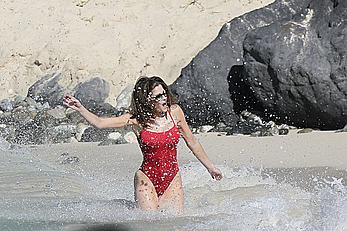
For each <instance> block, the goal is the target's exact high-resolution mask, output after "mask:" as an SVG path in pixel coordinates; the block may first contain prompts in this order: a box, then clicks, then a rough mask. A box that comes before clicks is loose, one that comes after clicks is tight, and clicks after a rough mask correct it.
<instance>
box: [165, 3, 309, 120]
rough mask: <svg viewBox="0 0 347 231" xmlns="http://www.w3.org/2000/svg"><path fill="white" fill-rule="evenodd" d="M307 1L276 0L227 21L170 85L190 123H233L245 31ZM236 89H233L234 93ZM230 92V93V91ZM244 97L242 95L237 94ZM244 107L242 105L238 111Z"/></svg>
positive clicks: (289, 13)
mask: <svg viewBox="0 0 347 231" xmlns="http://www.w3.org/2000/svg"><path fill="white" fill-rule="evenodd" d="M308 2H309V1H308V0H296V1H295V0H291V1H288V0H278V1H276V2H275V3H273V4H270V5H269V6H266V7H264V8H261V9H258V10H255V11H252V12H250V13H247V14H245V15H243V16H240V17H238V18H235V19H233V20H232V21H230V22H228V23H226V24H225V25H224V26H223V27H222V29H221V31H220V32H219V34H218V36H217V38H216V39H215V40H214V41H212V42H211V43H210V44H209V45H208V46H207V47H206V48H205V49H203V50H202V51H201V52H199V54H198V55H197V56H196V57H195V58H194V59H193V60H192V61H191V62H190V63H189V64H188V66H186V67H185V68H184V69H183V70H182V72H181V75H180V77H179V78H178V79H177V80H176V81H175V82H174V83H173V84H172V85H171V86H170V88H171V90H172V91H173V93H175V94H176V95H177V96H178V99H179V102H180V105H181V106H182V108H183V110H184V111H185V113H186V115H187V120H188V122H189V123H190V124H193V125H215V124H217V123H219V122H223V123H225V124H227V125H228V126H233V125H235V124H236V122H237V120H238V116H237V115H236V113H235V111H234V106H235V105H234V103H233V99H232V98H233V97H234V98H235V97H239V96H238V94H243V93H242V92H241V93H239V91H240V89H237V86H236V84H237V83H238V82H239V80H240V75H241V72H242V71H241V70H242V65H243V62H244V60H243V48H242V43H243V40H244V38H245V36H246V34H247V33H248V32H250V31H252V30H254V29H256V28H259V27H264V26H266V25H269V24H271V23H273V22H275V21H278V20H282V19H284V18H291V16H292V15H294V14H295V13H296V12H297V11H299V10H301V9H302V8H303V7H306V6H307V3H308ZM234 91H236V92H234ZM230 92H231V93H232V94H230ZM240 98H243V96H240ZM244 109H247V108H242V109H241V110H240V111H242V110H244Z"/></svg>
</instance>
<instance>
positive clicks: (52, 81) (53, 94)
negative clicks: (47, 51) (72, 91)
mask: <svg viewBox="0 0 347 231" xmlns="http://www.w3.org/2000/svg"><path fill="white" fill-rule="evenodd" d="M62 80H64V76H63V75H62V74H61V73H59V72H56V73H52V74H47V75H45V76H43V77H42V78H41V79H40V80H38V81H36V82H35V83H34V84H33V85H32V86H31V87H30V88H29V90H28V94H27V96H28V97H30V98H32V99H34V100H35V101H36V102H40V103H45V102H48V103H49V105H50V106H52V107H54V106H57V105H61V104H62V102H63V97H64V93H65V91H66V88H67V87H68V86H69V85H62V82H63V81H62Z"/></svg>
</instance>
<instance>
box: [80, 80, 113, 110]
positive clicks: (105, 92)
mask: <svg viewBox="0 0 347 231" xmlns="http://www.w3.org/2000/svg"><path fill="white" fill-rule="evenodd" d="M74 91H75V94H74V95H75V97H76V98H77V99H79V100H80V102H81V103H82V104H83V105H84V106H85V107H87V108H94V107H96V106H98V105H99V104H101V103H104V101H105V99H106V98H107V97H108V96H109V92H110V86H109V83H108V82H107V81H105V80H103V79H101V78H99V77H95V78H92V79H90V80H89V81H86V82H83V83H80V84H78V85H77V86H76V88H75V90H74Z"/></svg>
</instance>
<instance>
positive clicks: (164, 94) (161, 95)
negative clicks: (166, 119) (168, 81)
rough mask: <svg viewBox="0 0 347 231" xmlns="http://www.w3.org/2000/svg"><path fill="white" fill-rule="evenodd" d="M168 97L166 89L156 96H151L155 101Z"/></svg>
mask: <svg viewBox="0 0 347 231" xmlns="http://www.w3.org/2000/svg"><path fill="white" fill-rule="evenodd" d="M166 98H167V94H166V92H165V91H164V92H163V93H160V94H158V95H156V96H151V97H150V99H151V100H154V101H161V100H164V99H166Z"/></svg>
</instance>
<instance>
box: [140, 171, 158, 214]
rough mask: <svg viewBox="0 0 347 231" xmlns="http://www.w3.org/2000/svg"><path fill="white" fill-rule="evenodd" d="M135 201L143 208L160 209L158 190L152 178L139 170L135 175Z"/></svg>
mask: <svg viewBox="0 0 347 231" xmlns="http://www.w3.org/2000/svg"><path fill="white" fill-rule="evenodd" d="M134 186H135V201H136V203H137V205H138V207H139V208H141V209H143V210H158V208H159V200H158V196H157V192H156V191H155V188H154V186H153V183H152V182H151V181H150V179H149V178H148V177H147V176H146V175H145V174H144V173H143V172H142V171H141V170H138V171H137V172H136V173H135V177H134Z"/></svg>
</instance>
